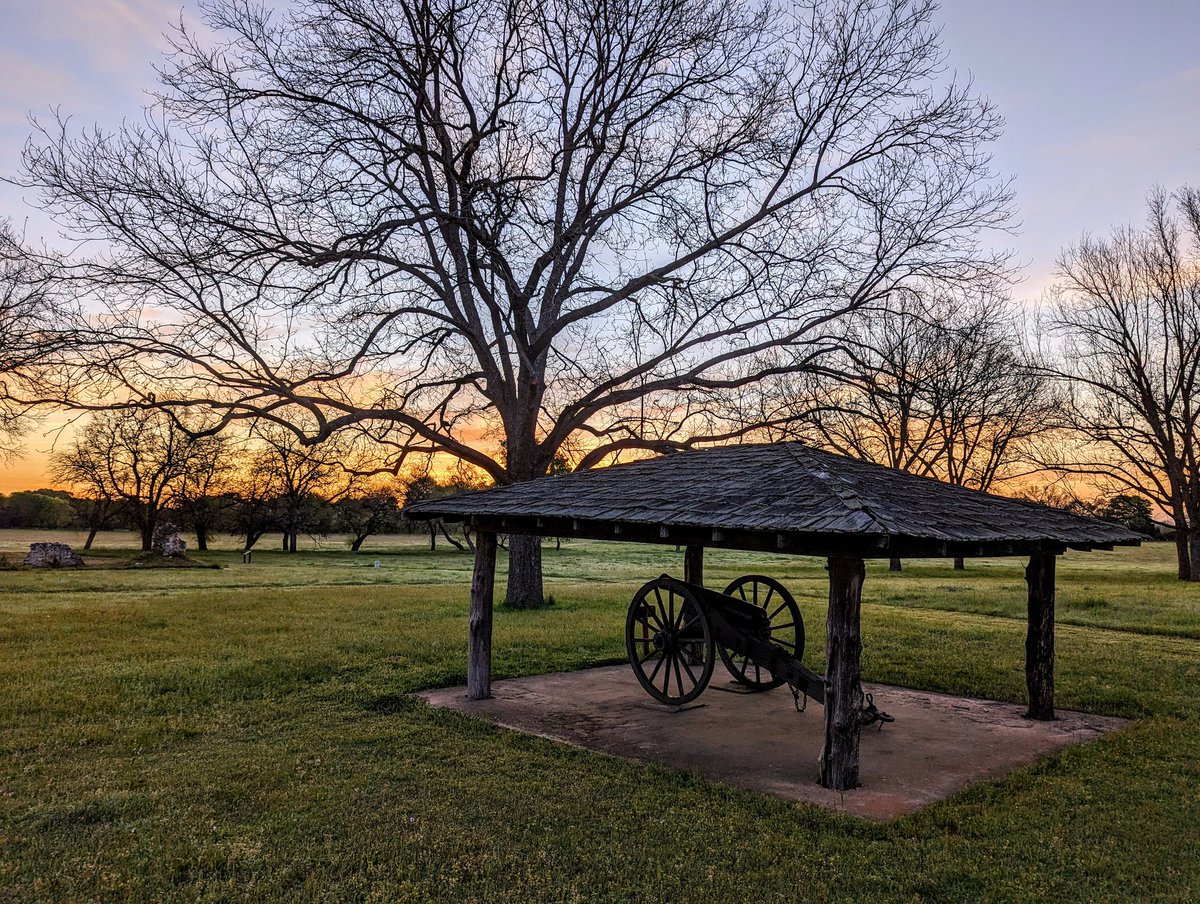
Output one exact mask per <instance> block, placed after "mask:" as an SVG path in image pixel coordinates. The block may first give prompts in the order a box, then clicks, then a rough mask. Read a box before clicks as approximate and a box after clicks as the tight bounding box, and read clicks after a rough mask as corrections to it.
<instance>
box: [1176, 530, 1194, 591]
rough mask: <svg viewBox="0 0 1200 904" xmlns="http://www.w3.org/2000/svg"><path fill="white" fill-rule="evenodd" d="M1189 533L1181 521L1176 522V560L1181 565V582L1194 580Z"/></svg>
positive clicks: (1179, 573)
mask: <svg viewBox="0 0 1200 904" xmlns="http://www.w3.org/2000/svg"><path fill="white" fill-rule="evenodd" d="M1188 539H1189V531H1188V529H1187V528H1186V527H1185V526H1183V525H1182V524H1180V522H1179V520H1178V519H1176V521H1175V558H1176V559H1177V560H1178V563H1179V570H1178V575H1179V580H1181V581H1190V580H1191V579H1192V554H1191V550H1190V549H1189V548H1188V547H1189V544H1188Z"/></svg>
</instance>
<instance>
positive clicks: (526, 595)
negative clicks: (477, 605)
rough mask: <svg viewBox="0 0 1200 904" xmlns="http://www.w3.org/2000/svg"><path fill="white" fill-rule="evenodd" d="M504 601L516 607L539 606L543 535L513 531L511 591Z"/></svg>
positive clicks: (531, 607) (510, 558) (536, 607)
mask: <svg viewBox="0 0 1200 904" xmlns="http://www.w3.org/2000/svg"><path fill="white" fill-rule="evenodd" d="M504 604H505V605H506V606H509V607H510V608H513V609H538V608H540V607H541V606H544V605H545V604H546V599H545V597H544V596H543V595H542V538H541V537H531V536H527V535H524V534H512V535H511V536H509V538H508V592H507V594H506V597H505V600H504Z"/></svg>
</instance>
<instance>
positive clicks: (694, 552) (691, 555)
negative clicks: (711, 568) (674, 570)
mask: <svg viewBox="0 0 1200 904" xmlns="http://www.w3.org/2000/svg"><path fill="white" fill-rule="evenodd" d="M683 579H684V580H685V581H687V582H689V583H691V584H703V583H704V547H703V546H689V547H688V548H687V549H686V550H685V551H684V553H683Z"/></svg>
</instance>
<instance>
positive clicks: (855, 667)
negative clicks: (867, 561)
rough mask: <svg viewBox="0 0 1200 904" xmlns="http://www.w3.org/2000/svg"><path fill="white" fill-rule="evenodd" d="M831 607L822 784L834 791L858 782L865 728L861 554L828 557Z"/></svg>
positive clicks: (863, 572)
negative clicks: (859, 744)
mask: <svg viewBox="0 0 1200 904" xmlns="http://www.w3.org/2000/svg"><path fill="white" fill-rule="evenodd" d="M828 568H829V612H828V616H827V620H826V622H825V671H826V683H827V687H828V691H827V693H826V696H825V747H824V749H823V750H822V751H821V784H822V785H824V786H825V787H826V788H832V789H834V790H835V791H848V790H850V789H851V788H857V787H858V740H859V735H860V733H861V731H862V723H861V720H860V717H861V714H862V709H863V689H862V683H861V677H860V675H861V668H862V665H861V664H862V636H861V630H860V621H861V616H862V585H863V579H864V578H865V577H866V569H865V567H864V566H863V560H862V559H851V558H840V557H839V558H832V559H830V560H829V565H828Z"/></svg>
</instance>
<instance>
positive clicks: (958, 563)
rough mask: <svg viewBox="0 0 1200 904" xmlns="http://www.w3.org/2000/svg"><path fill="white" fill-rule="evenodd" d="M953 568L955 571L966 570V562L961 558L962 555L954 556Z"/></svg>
mask: <svg viewBox="0 0 1200 904" xmlns="http://www.w3.org/2000/svg"><path fill="white" fill-rule="evenodd" d="M954 570H955V571H966V570H967V563H966V562H965V561H964V560H963V557H962V556H955V557H954Z"/></svg>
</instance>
